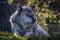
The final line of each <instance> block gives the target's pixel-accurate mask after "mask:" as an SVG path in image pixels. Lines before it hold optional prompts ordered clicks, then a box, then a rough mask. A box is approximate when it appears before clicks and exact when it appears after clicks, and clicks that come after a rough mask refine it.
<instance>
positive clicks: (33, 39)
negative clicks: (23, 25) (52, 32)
mask: <svg viewBox="0 0 60 40" xmlns="http://www.w3.org/2000/svg"><path fill="white" fill-rule="evenodd" d="M58 38H60V37H57V36H51V37H41V36H39V37H38V36H30V37H27V36H26V37H21V36H18V37H15V36H14V35H13V34H12V33H8V32H0V40H58Z"/></svg>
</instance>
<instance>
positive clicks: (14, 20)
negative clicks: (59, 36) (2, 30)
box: [9, 4, 49, 36]
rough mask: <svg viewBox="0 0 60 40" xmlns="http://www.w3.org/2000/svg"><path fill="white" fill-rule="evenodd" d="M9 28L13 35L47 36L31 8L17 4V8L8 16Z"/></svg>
mask: <svg viewBox="0 0 60 40" xmlns="http://www.w3.org/2000/svg"><path fill="white" fill-rule="evenodd" d="M9 21H10V23H11V30H12V32H13V33H14V35H15V36H19V35H20V36H49V34H48V33H47V32H46V31H45V30H44V29H43V28H42V27H41V26H40V25H39V24H37V18H36V15H35V12H34V10H33V8H31V7H29V6H20V5H19V4H18V5H17V10H16V11H15V13H13V14H12V15H11V16H10V19H9Z"/></svg>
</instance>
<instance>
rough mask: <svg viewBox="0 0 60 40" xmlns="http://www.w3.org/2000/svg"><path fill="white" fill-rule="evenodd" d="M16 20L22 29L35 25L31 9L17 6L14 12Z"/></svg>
mask: <svg viewBox="0 0 60 40" xmlns="http://www.w3.org/2000/svg"><path fill="white" fill-rule="evenodd" d="M16 11H17V12H16V14H17V16H16V18H17V19H16V20H17V22H19V24H21V25H22V27H23V28H24V29H26V28H29V27H32V25H33V24H35V23H36V17H35V13H34V11H33V9H32V8H31V7H28V6H22V7H21V6H20V5H18V6H17V10H16Z"/></svg>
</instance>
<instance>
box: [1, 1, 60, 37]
mask: <svg viewBox="0 0 60 40" xmlns="http://www.w3.org/2000/svg"><path fill="white" fill-rule="evenodd" d="M3 1H5V2H6V3H3ZM3 1H0V32H11V25H10V23H9V17H10V15H11V14H13V13H14V12H15V10H16V9H17V3H18V2H19V3H20V5H21V6H24V5H26V6H30V7H33V8H34V11H35V14H36V17H37V20H38V24H39V25H41V26H42V28H43V29H45V30H46V31H47V32H48V33H49V34H50V36H55V35H60V0H3Z"/></svg>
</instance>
